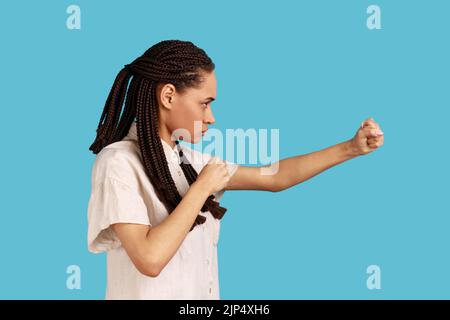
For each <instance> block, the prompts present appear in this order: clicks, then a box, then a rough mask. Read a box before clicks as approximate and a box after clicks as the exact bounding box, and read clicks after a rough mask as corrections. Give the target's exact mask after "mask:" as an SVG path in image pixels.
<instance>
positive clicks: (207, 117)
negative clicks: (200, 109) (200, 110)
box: [205, 108, 216, 124]
mask: <svg viewBox="0 0 450 320" xmlns="http://www.w3.org/2000/svg"><path fill="white" fill-rule="evenodd" d="M205 122H206V123H209V124H214V122H216V119H214V115H213V112H212V110H211V108H208V109H207V110H206V114H205Z"/></svg>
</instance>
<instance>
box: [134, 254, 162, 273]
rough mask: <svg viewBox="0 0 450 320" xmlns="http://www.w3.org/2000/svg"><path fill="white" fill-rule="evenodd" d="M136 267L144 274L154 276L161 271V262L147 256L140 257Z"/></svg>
mask: <svg viewBox="0 0 450 320" xmlns="http://www.w3.org/2000/svg"><path fill="white" fill-rule="evenodd" d="M136 267H137V269H138V271H139V272H140V273H142V274H143V275H144V276H147V277H151V278H156V277H157V276H159V274H160V273H161V271H162V267H161V264H160V263H158V262H157V261H155V259H153V258H149V257H147V258H145V259H142V260H141V261H140V262H139V264H138V265H137V266H136Z"/></svg>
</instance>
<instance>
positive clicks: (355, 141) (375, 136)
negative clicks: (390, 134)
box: [350, 118, 384, 155]
mask: <svg viewBox="0 0 450 320" xmlns="http://www.w3.org/2000/svg"><path fill="white" fill-rule="evenodd" d="M383 143H384V133H383V131H381V128H380V126H379V124H378V123H377V122H375V120H374V119H373V118H369V119H367V120H365V121H363V122H362V123H361V126H360V127H359V129H358V131H357V132H356V134H355V136H354V137H353V138H352V139H351V140H350V145H351V149H352V150H353V152H355V153H356V154H357V155H366V154H368V153H371V152H372V151H375V150H376V149H378V148H379V147H381V146H382V145H383Z"/></svg>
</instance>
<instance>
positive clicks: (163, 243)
mask: <svg viewBox="0 0 450 320" xmlns="http://www.w3.org/2000/svg"><path fill="white" fill-rule="evenodd" d="M208 196H209V194H208V191H207V190H206V189H205V188H203V186H202V185H199V184H197V183H196V182H194V183H193V184H192V185H191V186H190V188H189V189H188V191H187V192H186V194H185V195H184V197H183V198H182V200H181V201H180V203H179V204H178V206H177V207H176V208H175V209H174V210H173V211H172V213H171V214H169V216H168V217H167V218H166V219H164V220H163V221H162V222H161V223H160V224H159V225H157V226H155V227H153V228H151V229H150V230H149V232H148V234H147V237H146V242H147V248H148V251H149V252H148V254H149V255H150V256H151V257H153V261H154V263H155V264H156V265H158V266H159V268H158V269H160V270H162V269H163V268H164V267H165V265H166V264H167V263H168V262H169V261H170V259H171V258H172V257H173V255H174V254H175V253H176V251H177V250H178V248H179V247H180V245H181V243H182V242H183V240H184V239H185V238H186V235H187V234H188V232H189V230H190V229H191V227H192V224H193V223H194V221H195V218H196V217H197V215H198V214H199V212H200V209H201V208H202V206H203V204H204V203H205V201H206V199H207V198H208Z"/></svg>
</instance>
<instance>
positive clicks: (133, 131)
mask: <svg viewBox="0 0 450 320" xmlns="http://www.w3.org/2000/svg"><path fill="white" fill-rule="evenodd" d="M125 138H126V139H130V140H134V141H138V139H137V126H136V122H135V121H133V123H132V124H131V127H130V131H128V134H127V136H126V137H125ZM160 140H161V144H162V146H163V149H164V153H165V154H166V159H167V161H168V162H171V163H178V164H180V163H181V158H180V155H179V153H178V149H177V145H175V147H173V148H172V147H171V146H170V144H168V143H167V142H166V141H164V140H163V139H162V138H160ZM180 147H181V146H180Z"/></svg>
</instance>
